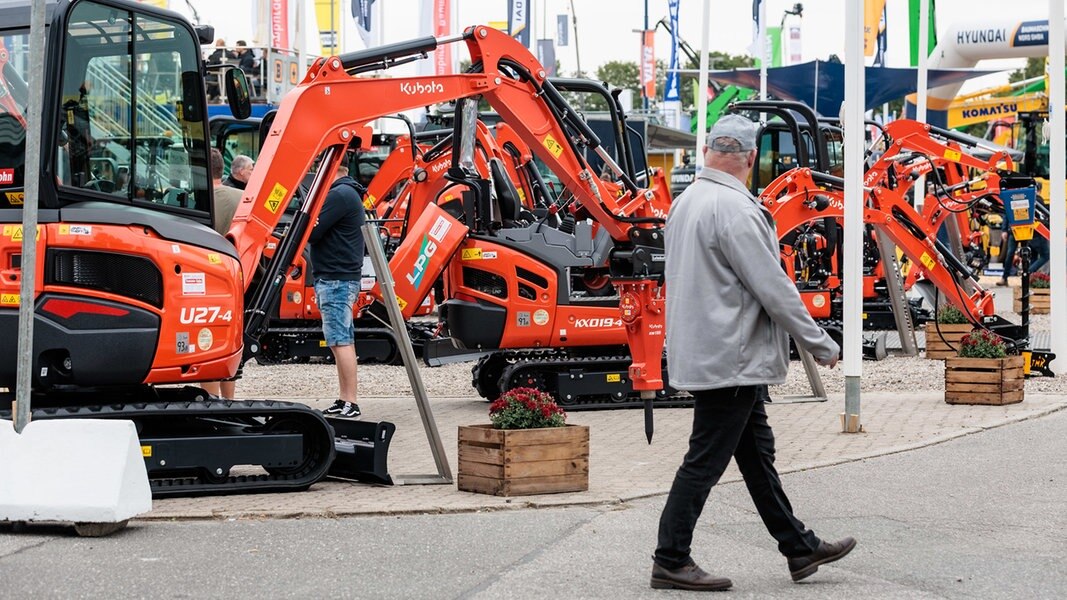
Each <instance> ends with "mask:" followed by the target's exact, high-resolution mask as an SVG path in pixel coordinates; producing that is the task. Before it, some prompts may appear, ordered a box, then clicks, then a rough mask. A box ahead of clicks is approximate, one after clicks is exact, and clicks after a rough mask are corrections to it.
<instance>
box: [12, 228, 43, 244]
mask: <svg viewBox="0 0 1067 600" xmlns="http://www.w3.org/2000/svg"><path fill="white" fill-rule="evenodd" d="M3 235H4V237H6V238H9V239H10V240H11V241H12V242H21V241H22V225H4V230H3ZM36 239H38V240H39V239H41V227H40V226H38V227H37V237H36Z"/></svg>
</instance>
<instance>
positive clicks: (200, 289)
mask: <svg viewBox="0 0 1067 600" xmlns="http://www.w3.org/2000/svg"><path fill="white" fill-rule="evenodd" d="M206 293H207V280H206V278H205V277H204V274H203V273H182V295H183V296H203V295H204V294H206Z"/></svg>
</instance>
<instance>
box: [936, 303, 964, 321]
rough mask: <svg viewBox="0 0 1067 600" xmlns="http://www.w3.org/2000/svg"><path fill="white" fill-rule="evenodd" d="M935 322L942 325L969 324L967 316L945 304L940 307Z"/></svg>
mask: <svg viewBox="0 0 1067 600" xmlns="http://www.w3.org/2000/svg"><path fill="white" fill-rule="evenodd" d="M937 322H938V323H941V324H942V325H966V324H967V323H970V321H969V320H967V315H965V314H963V312H962V311H960V309H958V308H956V307H955V306H952V305H951V304H946V305H944V306H942V307H941V310H939V311H937Z"/></svg>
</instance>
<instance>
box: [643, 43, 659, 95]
mask: <svg viewBox="0 0 1067 600" xmlns="http://www.w3.org/2000/svg"><path fill="white" fill-rule="evenodd" d="M655 33H656V32H655V31H645V35H644V37H643V38H642V41H641V89H642V90H644V96H645V98H655V97H656V49H655V41H656V36H655Z"/></svg>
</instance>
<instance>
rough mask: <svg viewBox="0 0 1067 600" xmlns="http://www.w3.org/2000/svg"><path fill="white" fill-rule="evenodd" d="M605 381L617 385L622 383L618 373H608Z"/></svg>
mask: <svg viewBox="0 0 1067 600" xmlns="http://www.w3.org/2000/svg"><path fill="white" fill-rule="evenodd" d="M607 380H608V383H619V382H620V381H622V375H619V374H618V373H608V375H607Z"/></svg>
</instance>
